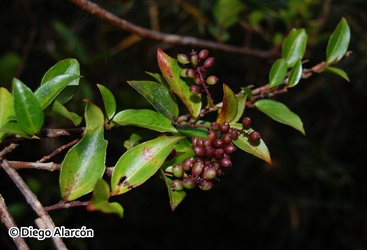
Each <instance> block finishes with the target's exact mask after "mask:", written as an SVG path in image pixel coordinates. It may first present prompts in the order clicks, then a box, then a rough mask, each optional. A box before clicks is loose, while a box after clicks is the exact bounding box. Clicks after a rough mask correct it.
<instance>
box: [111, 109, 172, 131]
mask: <svg viewBox="0 0 367 250" xmlns="http://www.w3.org/2000/svg"><path fill="white" fill-rule="evenodd" d="M112 121H113V122H115V123H116V124H118V125H120V126H127V125H132V126H138V127H143V128H147V129H151V130H155V131H158V132H172V133H177V130H176V128H175V127H173V126H172V124H171V121H170V120H168V119H167V118H166V117H164V116H163V115H162V114H160V113H157V112H155V111H153V110H150V109H125V110H123V111H120V112H119V113H117V114H116V115H115V117H113V119H112Z"/></svg>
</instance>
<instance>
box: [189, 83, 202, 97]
mask: <svg viewBox="0 0 367 250" xmlns="http://www.w3.org/2000/svg"><path fill="white" fill-rule="evenodd" d="M190 92H191V93H193V94H195V95H198V94H201V92H202V90H201V88H200V86H198V85H191V86H190Z"/></svg>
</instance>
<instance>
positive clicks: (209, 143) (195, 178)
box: [171, 122, 238, 191]
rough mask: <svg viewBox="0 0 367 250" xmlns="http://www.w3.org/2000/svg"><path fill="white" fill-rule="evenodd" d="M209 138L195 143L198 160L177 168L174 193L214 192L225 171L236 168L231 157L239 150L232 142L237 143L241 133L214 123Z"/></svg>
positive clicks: (225, 125)
mask: <svg viewBox="0 0 367 250" xmlns="http://www.w3.org/2000/svg"><path fill="white" fill-rule="evenodd" d="M207 136H208V137H207V138H196V137H194V138H192V139H191V143H192V145H193V151H194V153H195V155H196V157H195V158H194V157H190V158H187V159H185V160H184V161H183V163H182V164H181V165H178V164H175V165H173V167H172V174H173V176H174V177H176V178H177V179H175V180H174V181H173V182H172V185H171V187H172V189H174V190H177V191H179V190H182V189H183V188H186V189H193V188H195V187H196V186H198V187H199V188H201V189H202V190H210V189H211V188H212V187H213V185H214V183H216V182H218V181H219V177H220V176H222V175H223V173H224V169H225V168H228V167H230V166H231V165H232V162H231V159H230V154H232V153H233V152H234V151H235V150H236V147H235V146H234V145H233V144H232V140H235V139H237V137H238V131H237V130H236V129H233V128H231V127H230V125H229V123H227V122H225V123H223V124H218V123H216V122H213V123H212V124H211V125H210V129H209V131H208V134H207Z"/></svg>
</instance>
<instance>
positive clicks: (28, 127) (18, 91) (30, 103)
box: [13, 79, 44, 135]
mask: <svg viewBox="0 0 367 250" xmlns="http://www.w3.org/2000/svg"><path fill="white" fill-rule="evenodd" d="M13 102H14V112H15V116H16V119H17V122H18V124H19V127H20V128H21V129H22V130H23V131H24V132H25V133H27V134H29V135H33V134H35V133H37V132H38V131H40V129H41V128H42V126H43V122H44V114H43V110H42V108H41V106H40V104H39V102H38V100H37V98H36V97H35V96H34V94H33V92H32V90H30V89H29V88H28V87H27V86H26V85H25V84H24V83H22V82H21V81H20V80H18V79H14V80H13Z"/></svg>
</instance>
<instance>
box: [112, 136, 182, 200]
mask: <svg viewBox="0 0 367 250" xmlns="http://www.w3.org/2000/svg"><path fill="white" fill-rule="evenodd" d="M181 139H183V137H178V136H171V137H169V136H161V137H158V138H156V139H153V140H150V141H146V142H143V143H141V144H139V145H138V146H136V147H134V148H132V149H130V150H128V151H126V152H125V153H124V154H123V155H122V156H121V157H120V159H119V160H118V161H117V163H116V166H115V169H114V171H113V173H112V177H111V189H112V195H118V194H122V193H126V192H128V191H129V190H131V189H132V188H135V187H137V186H139V185H141V184H143V183H144V182H145V181H146V180H148V179H149V178H150V177H151V176H152V175H153V174H154V173H155V172H157V171H158V169H159V168H160V167H161V165H162V164H163V162H164V161H165V160H166V158H167V156H168V155H169V154H170V152H171V151H172V150H173V149H174V147H175V144H176V143H177V142H178V141H179V140H181Z"/></svg>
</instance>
